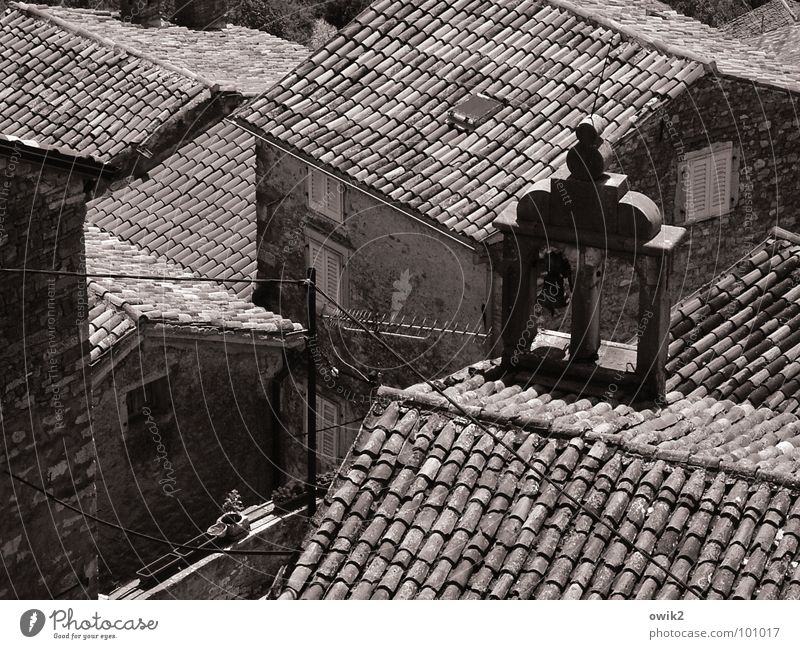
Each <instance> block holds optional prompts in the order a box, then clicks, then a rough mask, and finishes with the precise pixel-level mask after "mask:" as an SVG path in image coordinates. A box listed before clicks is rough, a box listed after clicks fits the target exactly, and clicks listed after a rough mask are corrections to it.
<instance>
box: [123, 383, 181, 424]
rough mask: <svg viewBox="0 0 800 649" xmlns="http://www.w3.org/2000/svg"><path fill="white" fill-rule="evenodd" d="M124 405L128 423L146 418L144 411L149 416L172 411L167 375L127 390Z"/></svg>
mask: <svg viewBox="0 0 800 649" xmlns="http://www.w3.org/2000/svg"><path fill="white" fill-rule="evenodd" d="M125 406H126V409H127V411H128V423H131V422H134V421H137V420H139V419H142V420H144V419H146V411H147V412H149V413H150V415H151V416H152V415H157V414H169V413H170V412H171V411H172V404H171V401H170V394H169V381H168V380H167V377H166V376H162V377H161V378H160V379H156V380H155V381H150V382H149V383H145V384H144V385H141V386H139V387H137V388H134V389H133V390H131V391H130V392H128V394H127V395H125Z"/></svg>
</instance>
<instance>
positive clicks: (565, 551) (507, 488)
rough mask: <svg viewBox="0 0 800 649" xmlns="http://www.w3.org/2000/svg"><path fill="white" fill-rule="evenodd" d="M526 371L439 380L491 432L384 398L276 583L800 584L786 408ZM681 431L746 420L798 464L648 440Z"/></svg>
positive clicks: (681, 588) (417, 594)
mask: <svg viewBox="0 0 800 649" xmlns="http://www.w3.org/2000/svg"><path fill="white" fill-rule="evenodd" d="M483 369H485V367H484V368H483ZM521 378H522V377H519V376H518V377H507V378H506V380H504V382H500V381H491V380H488V381H487V380H486V377H485V373H484V372H483V371H482V369H479V370H477V371H476V372H475V373H474V374H473V375H472V376H469V372H466V371H465V372H463V373H461V375H460V376H458V377H454V378H453V379H451V380H449V381H446V382H445V384H446V385H449V390H448V392H449V393H450V395H451V396H452V397H454V398H455V399H456V400H457V401H458V402H460V403H463V404H465V405H468V406H471V407H470V408H469V410H470V414H473V415H475V416H477V417H478V418H479V419H482V420H483V421H484V422H486V423H487V425H488V426H489V431H490V432H489V433H486V432H484V431H482V430H481V429H480V428H479V427H477V426H475V425H472V424H469V423H468V421H467V420H465V419H464V418H463V417H460V416H458V415H457V414H456V413H455V412H453V411H452V410H448V409H447V408H444V406H445V405H446V404H444V403H442V402H441V398H440V397H439V398H436V397H432V396H430V395H427V394H426V393H425V391H424V389H422V388H419V387H417V388H412V389H411V390H408V391H405V392H400V393H395V394H394V395H393V399H394V400H392V401H390V402H389V403H388V405H386V403H385V402H384V403H377V404H376V405H375V406H374V407H373V410H372V412H371V414H370V415H369V416H368V417H367V419H366V420H365V422H364V425H363V427H362V431H361V433H360V435H359V438H358V440H357V441H356V444H355V446H354V449H353V451H351V453H350V455H349V456H348V459H347V460H346V461H345V464H344V465H343V467H342V469H341V470H340V473H339V477H338V479H337V480H336V481H335V482H334V484H333V485H332V487H331V489H330V491H329V492H328V496H327V498H326V506H325V508H324V510H323V511H322V513H321V514H320V517H319V519H318V524H317V525H315V531H314V533H313V535H312V536H311V537H310V539H309V540H308V542H307V543H306V544H305V547H304V551H303V553H302V555H301V556H300V558H299V560H298V562H297V564H296V566H295V567H294V569H293V571H292V572H291V574H290V576H289V578H288V580H287V583H286V585H285V590H284V592H283V595H282V597H284V598H296V597H300V598H308V599H317V598H323V597H325V598H384V599H385V598H444V599H455V598H502V599H505V598H539V599H559V598H564V599H579V598H644V599H653V598H663V599H678V598H691V597H701V598H709V599H714V598H729V597H735V598H748V599H749V598H765V599H771V598H797V597H799V596H800V497H798V487H800V472H798V467H800V425H799V424H798V422H797V418H796V417H794V416H793V415H782V416H780V417H781V418H782V420H783V421H782V423H783V426H782V427H780V428H779V429H778V431H776V428H775V427H774V426H770V425H769V423H767V422H765V420H764V417H763V416H757V415H756V416H754V414H753V413H754V409H753V408H752V407H749V408H748V407H742V406H734V405H733V404H731V403H722V402H717V403H716V404H715V403H714V402H713V400H710V399H707V400H702V401H701V400H695V401H691V400H681V401H678V402H675V403H673V404H672V405H670V406H669V408H667V409H666V413H665V414H661V415H657V414H655V413H653V412H652V411H649V410H647V409H630V408H626V407H623V406H617V408H616V409H614V410H612V408H611V405H610V404H608V403H600V402H595V403H594V404H593V403H592V402H591V401H590V400H588V399H577V398H576V397H574V395H573V396H570V395H565V394H558V393H552V392H549V391H541V390H537V389H536V387H534V386H526V385H525V383H524V382H523V381H522V380H521ZM384 394H385V396H388V391H385V393H384ZM437 403H438V406H439V407H437V405H436V404H437ZM384 408H385V409H384ZM723 411H724V412H725V413H726V414H723ZM667 413H668V414H667ZM748 417H751V418H752V420H751V421H750V422H749V423H748V422H747V421H746V418H748ZM789 420H791V424H790V421H789ZM559 422H560V423H559ZM561 424H563V432H559V429H560V428H561ZM574 424H579V425H578V427H577V429H576V427H575V426H574ZM582 424H585V428H588V432H585V433H583V434H582V435H579V436H575V430H582V429H583V427H584V426H582ZM570 429H572V432H571V433H570V432H569V431H570ZM703 429H705V430H703ZM692 430H693V431H696V432H697V433H700V432H701V431H702V436H703V437H704V438H705V439H708V440H710V439H711V437H712V435H715V436H716V437H717V438H720V441H719V442H718V444H721V443H722V442H721V439H722V438H725V439H730V438H734V437H736V435H737V433H738V434H742V432H743V431H745V430H746V431H748V434H749V435H750V436H751V438H760V439H759V441H761V442H762V445H761V446H760V448H762V449H765V452H766V451H770V450H774V451H776V452H777V454H779V455H781V456H782V457H783V458H784V461H785V462H786V463H788V464H790V465H791V469H788V468H786V469H783V470H781V471H770V470H763V469H762V470H760V471H756V470H754V468H753V467H749V468H748V467H747V466H746V465H743V464H741V462H740V461H736V460H733V461H731V460H728V459H727V458H728V454H727V453H726V450H725V449H724V447H723V449H722V450H718V449H716V448H713V447H712V448H709V449H708V450H707V452H706V453H705V454H704V453H703V452H698V453H692V454H691V455H690V454H689V453H686V452H682V451H676V450H669V443H668V442H667V443H666V446H665V445H664V444H663V442H662V443H659V440H662V439H663V440H669V439H670V438H671V437H679V436H680V435H682V434H684V433H687V432H688V431H692ZM613 431H617V432H616V433H614V432H613ZM643 437H644V438H645V439H647V440H649V441H651V442H655V443H656V446H655V448H654V447H653V446H652V445H648V444H646V443H644V442H641V441H636V440H639V439H642V438H643ZM778 439H783V441H781V442H779V443H778V441H777V440H778ZM776 443H777V446H776V445H775V444H776ZM684 448H685V447H684ZM512 450H513V451H515V453H516V454H512ZM720 456H722V457H724V458H725V459H724V460H722V461H721V459H720ZM542 475H543V476H544V477H545V479H543V478H542ZM559 489H560V490H563V492H564V493H566V494H568V495H569V496H571V497H572V499H574V500H575V501H577V502H578V503H580V505H581V506H582V507H579V506H577V505H576V504H575V502H574V501H571V500H569V499H568V498H567V497H565V496H563V495H561V494H560V492H559ZM587 511H588V512H591V514H594V515H597V516H600V517H601V519H602V520H603V521H605V522H606V523H607V524H608V525H610V526H611V528H613V529H614V530H617V531H618V532H619V534H620V535H621V537H622V539H623V540H620V539H619V538H616V537H614V536H612V534H611V531H610V530H609V527H608V526H607V525H604V524H601V523H598V522H596V521H595V520H594V519H593V518H592V516H591V515H590V514H589V513H587ZM643 553H649V554H650V555H652V556H654V558H655V561H656V562H657V564H658V565H653V564H652V563H650V562H649V561H647V560H646V558H645V556H644V554H643ZM658 566H666V567H668V569H669V572H670V573H671V574H672V575H673V576H675V577H677V578H678V579H679V580H680V581H681V582H682V583H676V582H675V581H674V580H672V579H670V578H668V577H667V575H666V574H665V572H664V571H663V570H662V569H661V568H659V567H658Z"/></svg>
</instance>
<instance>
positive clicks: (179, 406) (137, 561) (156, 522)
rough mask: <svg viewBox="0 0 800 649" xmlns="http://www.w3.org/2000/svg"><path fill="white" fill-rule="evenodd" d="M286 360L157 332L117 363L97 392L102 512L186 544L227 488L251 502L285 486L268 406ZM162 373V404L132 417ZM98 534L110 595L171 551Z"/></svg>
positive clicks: (109, 532) (214, 512)
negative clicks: (147, 386) (139, 397)
mask: <svg viewBox="0 0 800 649" xmlns="http://www.w3.org/2000/svg"><path fill="white" fill-rule="evenodd" d="M280 363H282V359H281V352H280V350H276V349H272V350H271V351H269V352H268V353H267V352H263V353H262V352H261V351H260V350H259V351H258V352H256V351H254V348H253V346H251V345H235V344H228V343H223V342H209V341H205V340H199V341H193V340H189V341H185V342H177V341H165V340H164V339H162V338H160V337H159V336H158V335H154V336H148V337H146V338H145V341H144V343H143V344H142V345H141V346H139V347H138V348H136V349H134V350H132V351H131V352H130V353H129V354H128V355H127V356H125V357H122V358H121V359H116V360H115V362H114V364H113V370H112V371H109V372H108V373H107V374H106V375H105V376H104V378H103V379H102V380H101V381H100V383H99V384H97V385H96V386H95V387H94V389H93V403H94V408H93V414H92V425H93V430H94V432H95V437H96V443H97V453H98V484H97V490H98V512H99V514H100V516H101V517H102V518H104V519H106V520H110V521H113V522H115V523H118V524H120V525H122V526H124V527H127V528H129V529H134V530H137V531H140V532H145V533H147V534H151V535H154V536H158V537H160V538H165V539H168V540H173V541H176V542H187V541H189V540H191V539H192V538H193V537H195V536H197V535H198V534H200V533H202V532H205V530H206V528H207V527H208V526H209V525H211V524H212V523H213V522H214V521H215V520H216V518H217V516H219V514H220V513H221V511H220V507H221V505H222V502H223V500H224V498H225V495H226V493H227V492H228V491H230V490H231V489H237V490H238V491H239V493H240V494H241V496H242V500H243V502H244V503H245V505H253V504H257V503H261V502H264V501H265V500H267V499H268V498H269V496H270V493H271V491H272V489H273V488H274V487H275V486H278V485H279V484H283V482H284V481H285V480H286V478H285V477H284V476H283V475H282V470H281V469H280V468H279V467H280V463H281V459H280V453H281V451H280V449H279V448H278V447H277V445H276V440H275V436H274V431H273V428H274V420H273V408H272V406H271V404H270V398H271V387H272V385H271V376H272V374H274V372H275V370H276V369H277V368H278V367H279V364H280ZM162 377H166V378H167V381H166V383H167V390H166V403H163V402H162V403H161V406H160V407H154V408H148V409H147V411H144V408H142V410H143V412H138V413H137V412H128V403H131V404H134V403H135V401H133V400H131V401H129V400H128V395H129V393H130V391H131V390H136V389H137V388H138V389H140V386H141V385H142V384H143V383H150V382H151V381H154V380H157V379H160V378H162ZM289 425H291V424H289ZM296 427H297V424H295V425H294V426H292V428H296ZM98 536H99V539H100V546H101V549H102V552H101V559H100V576H101V589H102V590H104V591H107V590H108V589H109V588H110V587H111V586H113V585H114V584H118V583H122V582H124V581H125V580H126V579H127V578H130V577H132V576H133V575H134V573H135V572H136V570H138V569H139V568H141V567H142V566H143V565H145V564H147V563H148V562H150V561H152V560H154V559H156V558H158V557H159V556H161V555H163V554H165V553H166V552H167V551H168V548H167V547H165V546H164V545H161V544H156V543H153V542H152V541H147V540H142V539H137V538H134V537H130V538H126V536H125V535H124V533H122V532H118V531H116V530H114V529H111V528H108V527H103V528H102V529H100V530H98Z"/></svg>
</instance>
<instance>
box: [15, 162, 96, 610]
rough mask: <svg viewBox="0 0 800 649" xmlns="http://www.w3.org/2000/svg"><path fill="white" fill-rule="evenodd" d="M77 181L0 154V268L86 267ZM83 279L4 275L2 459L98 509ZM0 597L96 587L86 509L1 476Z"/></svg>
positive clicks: (81, 592)
mask: <svg viewBox="0 0 800 649" xmlns="http://www.w3.org/2000/svg"><path fill="white" fill-rule="evenodd" d="M85 198H86V195H85V188H84V179H82V178H81V177H79V176H76V175H69V173H68V172H62V171H59V170H54V169H50V168H46V167H41V166H40V165H38V164H37V165H33V164H29V163H27V162H25V161H24V160H23V159H22V156H21V154H20V155H17V153H16V152H15V153H14V154H11V155H10V156H9V157H5V158H2V157H0V266H4V267H17V268H19V267H25V268H28V269H47V270H59V271H73V272H82V271H83V270H84V268H85V265H84V245H83V220H84V217H85V213H86V208H85ZM86 316H87V308H86V283H85V280H84V279H83V278H81V277H56V276H48V275H33V274H27V275H22V274H8V275H3V276H2V281H1V282H0V368H2V375H3V378H2V381H1V382H0V416H1V417H2V421H1V424H2V430H3V450H2V452H0V457H2V459H0V466H2V468H3V469H7V470H9V471H11V472H13V473H14V474H16V475H19V476H21V477H23V478H25V479H27V480H29V481H31V482H32V483H34V484H36V485H38V486H40V487H44V488H46V489H48V490H50V491H51V492H52V493H53V494H54V495H55V496H57V497H59V498H61V499H63V500H65V501H67V502H69V503H71V504H72V505H76V506H79V507H80V508H82V509H83V510H84V511H86V512H89V513H92V512H94V511H95V491H94V482H93V480H94V473H95V464H94V450H93V445H92V440H91V434H90V430H89V426H88V416H87V403H86V386H85V383H84V373H83V369H84V368H83V354H82V341H85V340H86V338H87V334H88V331H87V324H86ZM0 485H2V491H1V492H0V558H2V566H3V568H0V598H8V597H25V598H31V597H37V598H49V597H56V596H59V595H62V594H63V595H64V596H67V597H71V598H77V597H81V596H86V595H92V594H93V593H94V591H95V586H96V583H95V579H94V577H95V574H96V568H97V566H96V559H95V557H96V553H95V541H96V539H95V537H94V536H93V532H92V530H91V529H90V527H89V526H88V525H87V521H86V520H85V519H84V517H83V516H81V515H79V514H75V513H73V512H72V511H70V510H68V509H65V508H64V507H63V506H61V505H57V504H55V503H52V502H50V501H49V500H47V499H46V498H45V497H44V496H43V495H41V494H38V493H37V492H35V491H33V490H32V489H30V488H29V487H27V486H24V485H23V484H21V483H19V482H16V481H12V480H11V478H9V477H8V476H7V475H5V474H0Z"/></svg>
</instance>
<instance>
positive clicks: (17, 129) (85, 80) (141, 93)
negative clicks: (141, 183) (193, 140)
mask: <svg viewBox="0 0 800 649" xmlns="http://www.w3.org/2000/svg"><path fill="white" fill-rule="evenodd" d="M0 52H2V54H0V56H2V59H3V62H4V63H3V66H2V69H0V88H1V89H0V132H2V133H3V134H4V135H11V136H15V137H18V138H21V139H25V140H32V141H34V142H36V143H38V144H39V145H40V146H45V147H57V148H58V149H59V150H63V151H65V152H74V153H77V154H80V155H83V156H90V157H93V158H95V159H97V160H99V161H100V162H106V163H108V162H111V161H113V159H114V158H115V156H117V155H118V154H121V153H123V152H125V151H127V150H129V149H130V148H131V147H133V146H135V145H137V144H141V143H143V142H144V141H145V140H146V139H147V137H149V136H150V135H152V134H153V133H154V132H156V131H157V130H158V129H159V128H160V127H162V126H163V125H164V124H165V123H166V122H167V121H168V120H169V119H170V118H171V117H173V116H174V115H176V114H177V113H179V112H180V111H181V110H182V109H183V108H184V107H186V106H187V105H189V104H190V103H191V102H192V101H194V100H195V99H197V98H199V97H200V96H202V95H203V93H206V94H208V92H209V90H208V87H207V84H206V83H204V82H203V81H202V79H200V78H198V77H196V76H192V75H190V74H189V73H186V74H182V73H181V72H179V71H176V70H174V69H172V68H171V67H167V66H164V65H160V64H159V63H156V62H154V61H151V60H148V59H145V58H142V57H141V56H139V55H136V54H134V53H132V52H130V51H128V50H126V49H124V48H119V47H115V44H114V43H112V42H111V41H108V40H107V39H104V38H103V37H102V35H101V34H98V35H92V34H88V33H85V32H83V31H81V30H80V29H78V28H75V27H74V26H73V25H70V24H67V23H63V22H61V21H58V20H53V19H52V18H51V16H50V15H49V14H47V13H43V12H41V11H39V10H37V9H35V8H30V7H28V6H27V5H23V4H15V3H9V6H8V8H7V9H6V10H5V11H4V12H3V14H2V16H0Z"/></svg>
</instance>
